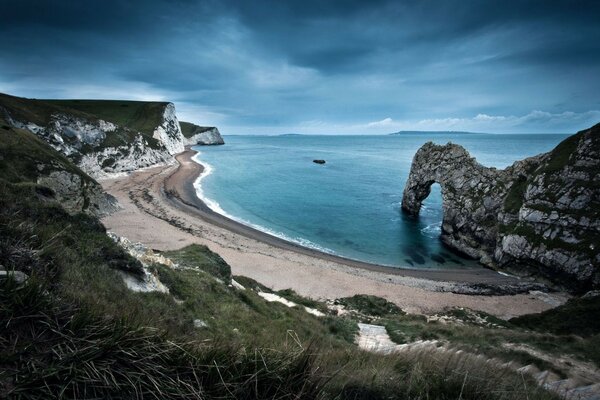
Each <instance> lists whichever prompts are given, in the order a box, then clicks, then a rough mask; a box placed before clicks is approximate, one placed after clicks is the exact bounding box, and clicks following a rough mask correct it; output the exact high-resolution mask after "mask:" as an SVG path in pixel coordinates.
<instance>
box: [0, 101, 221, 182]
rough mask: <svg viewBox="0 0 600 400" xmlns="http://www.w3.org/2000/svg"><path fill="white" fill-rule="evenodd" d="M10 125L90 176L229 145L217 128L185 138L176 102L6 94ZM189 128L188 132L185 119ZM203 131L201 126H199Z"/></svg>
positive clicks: (4, 111) (2, 111)
mask: <svg viewBox="0 0 600 400" xmlns="http://www.w3.org/2000/svg"><path fill="white" fill-rule="evenodd" d="M0 117H1V118H3V120H4V121H5V124H6V125H8V126H10V127H13V128H19V129H25V130H28V131H30V132H32V133H33V134H35V135H37V136H39V137H40V138H42V139H43V140H44V141H45V142H47V143H48V144H49V145H50V146H51V147H52V148H54V149H55V150H57V151H58V152H60V153H62V154H63V155H64V156H66V157H67V158H69V160H71V161H72V162H73V163H74V164H76V165H77V166H78V167H79V168H81V169H82V170H83V171H84V172H85V173H86V174H88V175H89V176H91V177H93V178H95V179H103V178H107V177H110V176H114V175H115V174H120V173H128V172H132V171H136V170H139V169H141V168H146V167H150V166H153V165H161V164H171V163H174V162H175V159H174V157H173V156H174V155H175V154H177V153H180V152H182V151H183V150H184V147H185V146H187V145H196V144H215V143H223V139H222V138H221V136H220V134H219V132H218V130H217V129H216V128H205V129H204V130H203V131H202V132H199V133H198V132H196V133H195V134H194V135H192V136H191V137H188V136H184V133H183V132H182V125H180V123H179V121H178V119H177V115H176V112H175V106H174V104H173V103H168V102H141V101H113V100H37V99H26V98H20V97H14V96H9V95H5V94H0ZM185 124H187V125H184V130H185V132H186V133H187V132H188V125H191V126H193V127H196V128H201V127H197V126H196V125H193V124H189V123H185ZM196 130H198V129H196Z"/></svg>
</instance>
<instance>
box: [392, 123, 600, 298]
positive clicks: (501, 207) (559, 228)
mask: <svg viewBox="0 0 600 400" xmlns="http://www.w3.org/2000/svg"><path fill="white" fill-rule="evenodd" d="M599 171H600V124H599V125H596V126H594V127H592V128H591V129H588V130H585V131H582V132H579V133H578V134H576V135H573V136H571V137H569V138H568V139H566V140H565V141H563V142H562V143H561V144H559V145H558V146H557V147H556V148H555V149H554V150H553V151H551V152H549V153H546V154H541V155H539V156H536V157H531V158H528V159H525V160H523V161H518V162H516V163H514V164H513V165H512V166H510V167H508V168H506V169H504V170H497V169H495V168H487V167H484V166H482V165H480V164H479V163H477V161H476V160H475V159H474V158H472V157H470V155H469V153H468V152H467V151H466V150H465V149H464V148H462V147H461V146H458V145H455V144H447V145H444V146H440V145H435V144H433V143H427V144H425V145H424V146H423V147H421V148H420V149H419V150H418V151H417V153H416V155H415V157H414V160H413V164H412V167H411V172H410V175H409V179H408V181H407V184H406V187H405V189H404V195H403V199H402V208H403V210H405V211H406V212H408V213H410V214H413V215H417V214H418V213H419V210H420V207H421V203H422V201H423V200H424V199H425V198H426V197H427V196H428V195H429V191H430V187H431V185H432V184H433V183H436V182H437V183H439V184H440V186H441V188H442V198H443V212H444V217H443V222H442V234H441V239H442V241H443V242H444V243H445V244H447V245H448V246H449V247H451V248H453V249H456V250H458V251H461V252H463V253H465V254H467V255H469V256H471V257H473V258H476V259H478V260H480V261H481V262H482V263H483V264H485V265H487V266H490V267H494V268H501V269H504V270H508V271H511V272H513V273H516V274H520V275H536V276H539V277H542V278H545V279H547V280H549V281H551V282H553V283H555V284H557V285H560V286H564V287H567V288H569V289H571V290H573V291H585V290H589V289H592V288H598V287H600V251H599V250H598V246H599V245H600V174H599V173H598V172H599Z"/></svg>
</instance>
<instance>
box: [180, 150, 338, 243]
mask: <svg viewBox="0 0 600 400" xmlns="http://www.w3.org/2000/svg"><path fill="white" fill-rule="evenodd" d="M196 151H197V150H196ZM200 155H201V153H200V152H199V151H198V152H197V153H196V155H194V157H192V160H193V161H194V162H196V163H198V164H200V165H202V166H203V167H204V170H203V171H202V173H201V174H200V176H199V177H198V179H196V181H195V182H194V189H196V195H197V196H198V198H199V199H200V200H202V201H203V202H204V204H206V206H207V207H208V208H210V209H211V210H212V211H214V212H216V213H217V214H221V215H222V216H224V217H227V218H229V219H231V220H233V221H235V222H238V223H240V224H242V225H246V226H249V227H250V228H254V229H256V230H258V231H261V232H263V233H266V234H269V235H271V236H275V237H278V238H279V239H283V240H285V241H286V242H291V243H294V244H298V245H300V246H302V247H308V248H310V249H313V250H318V251H321V252H323V253H328V254H336V253H335V252H334V251H333V250H331V249H328V248H326V247H323V246H319V245H318V244H316V243H314V242H311V241H310V240H308V239H304V238H302V237H296V238H293V237H290V236H288V235H286V234H285V233H282V232H277V231H274V230H272V229H269V228H266V227H264V226H261V225H258V224H254V223H252V222H250V221H247V220H245V219H243V218H239V217H236V216H234V215H231V214H229V213H227V212H226V211H225V210H223V208H222V207H221V205H220V204H219V203H218V202H217V201H215V200H213V199H211V198H209V197H207V196H206V194H205V193H204V190H203V188H202V180H204V179H205V178H206V177H207V176H209V175H210V174H212V173H213V172H214V170H215V169H214V167H213V166H212V165H210V164H209V163H207V162H206V161H202V160H201V159H200Z"/></svg>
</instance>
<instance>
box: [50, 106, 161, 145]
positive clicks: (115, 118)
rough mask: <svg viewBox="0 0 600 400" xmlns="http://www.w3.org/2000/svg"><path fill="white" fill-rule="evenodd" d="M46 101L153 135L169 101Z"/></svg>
mask: <svg viewBox="0 0 600 400" xmlns="http://www.w3.org/2000/svg"><path fill="white" fill-rule="evenodd" d="M44 101H45V102H46V103H48V104H51V105H56V106H59V107H62V108H68V109H70V110H77V111H80V112H83V113H86V114H90V115H94V116H96V117H97V118H100V119H103V120H105V121H110V122H112V123H115V124H117V125H121V126H126V127H128V128H129V129H132V130H134V131H138V132H141V133H143V134H146V135H150V136H151V135H152V134H153V132H154V129H156V127H157V126H158V125H159V124H160V123H161V122H162V115H163V112H164V109H165V107H166V105H167V104H168V103H166V102H156V101H123V100H44Z"/></svg>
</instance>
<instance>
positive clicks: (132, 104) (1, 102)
mask: <svg viewBox="0 0 600 400" xmlns="http://www.w3.org/2000/svg"><path fill="white" fill-rule="evenodd" d="M167 104H168V103H166V102H150V101H149V102H146V101H123V100H39V99H27V98H22V97H15V96H10V95H7V94H2V93H0V117H2V118H6V116H5V115H3V113H2V109H5V110H6V111H8V113H9V114H10V116H11V117H12V118H13V119H15V120H17V121H19V122H33V123H34V124H36V125H39V126H47V125H48V123H49V122H50V117H51V116H52V115H54V114H64V115H70V116H73V117H77V118H81V119H84V120H87V121H91V122H95V121H97V120H99V119H101V120H104V121H108V122H112V123H114V124H117V125H118V126H119V129H117V130H116V131H114V132H110V133H108V134H107V137H106V139H105V140H104V142H103V143H102V144H101V145H100V148H103V147H116V146H120V145H125V144H128V143H131V141H132V140H133V139H134V138H135V137H136V136H137V133H138V132H139V133H141V134H142V136H144V138H145V139H146V141H147V142H148V143H149V145H150V147H151V148H157V147H158V141H157V140H156V139H155V138H153V137H152V135H153V133H154V130H155V129H156V127H157V126H158V125H159V124H160V123H161V122H162V115H163V112H164V109H165V106H166V105H167ZM88 150H90V149H85V148H84V149H82V152H83V153H86V152H87V151H88Z"/></svg>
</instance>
